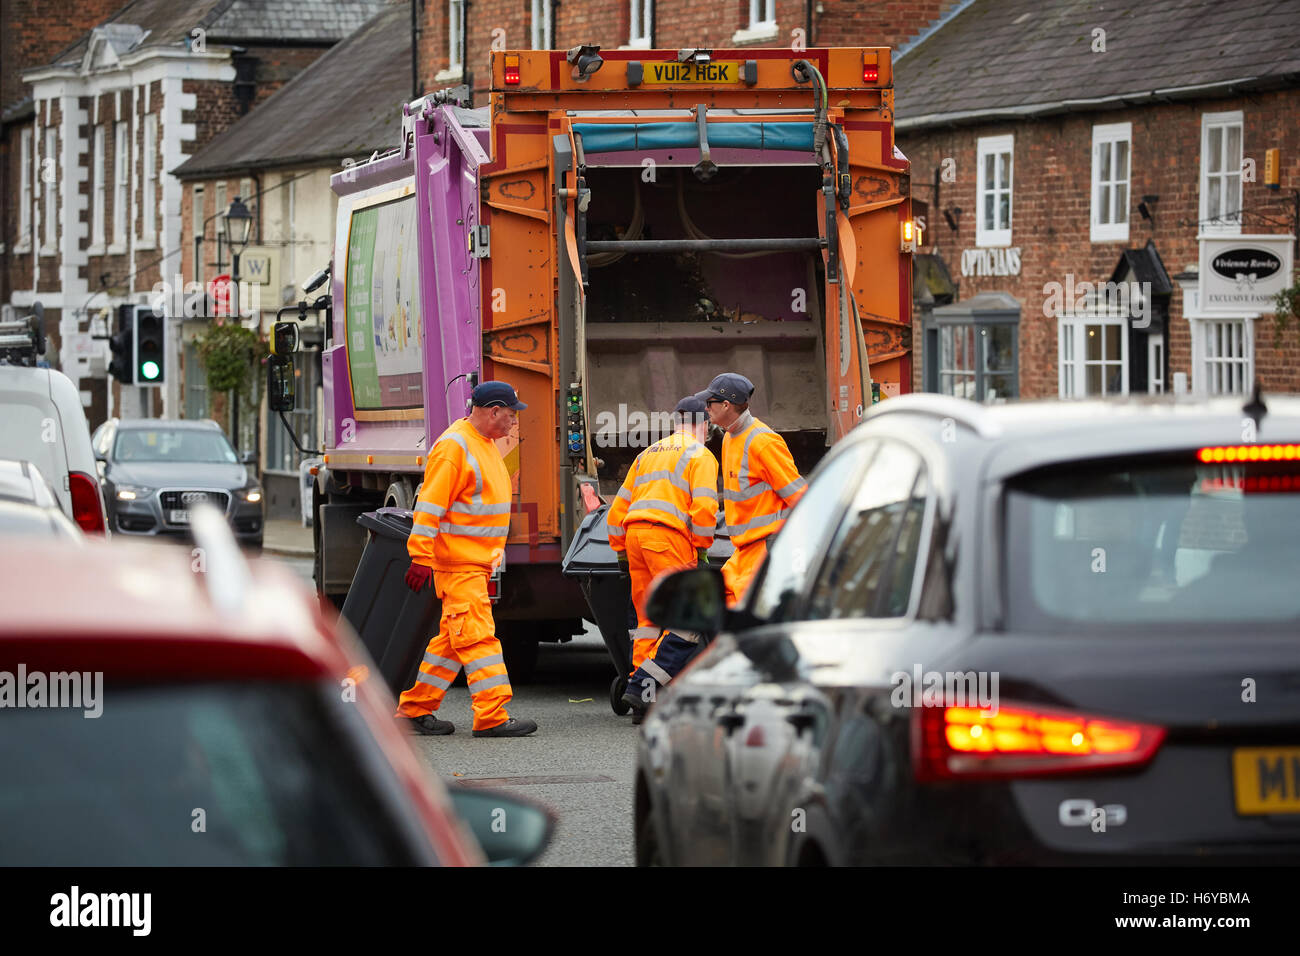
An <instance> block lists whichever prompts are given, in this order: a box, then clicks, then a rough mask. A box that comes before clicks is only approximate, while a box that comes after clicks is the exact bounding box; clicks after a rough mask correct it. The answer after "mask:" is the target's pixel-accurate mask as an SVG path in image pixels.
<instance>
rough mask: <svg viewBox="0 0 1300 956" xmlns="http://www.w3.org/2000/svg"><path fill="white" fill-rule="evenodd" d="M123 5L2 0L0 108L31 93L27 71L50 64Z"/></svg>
mask: <svg viewBox="0 0 1300 956" xmlns="http://www.w3.org/2000/svg"><path fill="white" fill-rule="evenodd" d="M122 5H123V0H77V2H76V3H52V2H50V0H0V107H4V106H8V105H9V104H10V103H12V102H14V101H15V100H20V99H22V98H23V97H24V96H26V95H27V94H29V93H30V92H31V88H30V87H29V86H26V85H24V84H23V83H22V80H21V77H22V74H23V71H25V70H30V69H32V68H33V67H36V66H41V65H42V64H45V63H49V62H50V61H51V60H53V59H54V58H55V57H56V56H58V55H59V54H60V53H62V52H63V51H64V50H65V49H67V48H68V47H70V46H72V44H74V43H76V42H77V40H79V39H81V36H82V35H83V34H84V33H85V32H86V31H87V30H89V29H90V28H91V27H94V26H96V25H98V24H100V23H102V22H103V21H104V20H106V19H108V17H109V16H110V15H112V13H113V12H114V11H115V10H117V9H118V8H120V7H121V6H122Z"/></svg>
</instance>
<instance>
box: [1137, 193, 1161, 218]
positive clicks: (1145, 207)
mask: <svg viewBox="0 0 1300 956" xmlns="http://www.w3.org/2000/svg"><path fill="white" fill-rule="evenodd" d="M1159 201H1160V197H1159V196H1154V195H1152V194H1150V193H1148V194H1147V195H1145V196H1143V197H1142V201H1141V202H1140V203H1138V213H1139V214H1140V215H1141V216H1142V218H1143V219H1145V220H1147V221H1148V222H1150V223H1152V224H1154V223H1155V218H1154V217H1153V216H1152V215H1151V207H1152V206H1154V205H1155V204H1156V203H1158V202H1159Z"/></svg>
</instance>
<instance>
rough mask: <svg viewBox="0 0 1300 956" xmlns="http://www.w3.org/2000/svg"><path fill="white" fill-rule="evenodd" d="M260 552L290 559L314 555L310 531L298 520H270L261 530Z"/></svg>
mask: <svg viewBox="0 0 1300 956" xmlns="http://www.w3.org/2000/svg"><path fill="white" fill-rule="evenodd" d="M262 550H263V551H267V552H270V553H271V554H283V555H288V556H291V557H304V556H306V557H310V556H311V555H312V554H314V549H313V545H312V530H311V528H304V527H303V526H302V521H301V520H300V519H298V518H272V519H271V520H269V521H267V522H266V525H265V526H264V527H263V529H262Z"/></svg>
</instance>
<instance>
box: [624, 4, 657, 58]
mask: <svg viewBox="0 0 1300 956" xmlns="http://www.w3.org/2000/svg"><path fill="white" fill-rule="evenodd" d="M629 6H630V13H629V16H628V27H627V45H628V46H631V47H642V48H646V49H648V48H649V46H650V33H651V28H652V27H653V26H654V15H655V14H654V0H629Z"/></svg>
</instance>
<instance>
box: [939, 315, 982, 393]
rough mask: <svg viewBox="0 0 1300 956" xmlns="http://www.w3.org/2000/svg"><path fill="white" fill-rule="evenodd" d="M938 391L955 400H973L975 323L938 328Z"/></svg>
mask: <svg viewBox="0 0 1300 956" xmlns="http://www.w3.org/2000/svg"><path fill="white" fill-rule="evenodd" d="M939 392H940V393H941V394H943V395H956V396H957V397H958V398H971V399H973V398H974V397H975V326H974V324H971V325H945V326H943V327H941V328H940V329H939Z"/></svg>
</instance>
